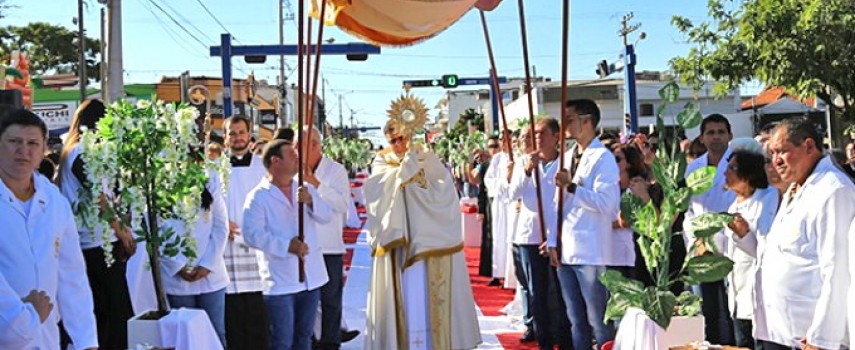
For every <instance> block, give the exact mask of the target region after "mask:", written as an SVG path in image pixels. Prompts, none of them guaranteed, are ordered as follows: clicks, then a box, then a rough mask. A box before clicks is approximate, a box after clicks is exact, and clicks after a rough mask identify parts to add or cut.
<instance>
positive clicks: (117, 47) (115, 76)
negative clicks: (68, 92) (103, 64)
mask: <svg viewBox="0 0 855 350" xmlns="http://www.w3.org/2000/svg"><path fill="white" fill-rule="evenodd" d="M107 51H108V53H107V69H108V73H107V98H106V99H105V102H112V101H115V100H118V99H120V98H123V97H125V76H124V74H125V69H124V63H123V62H122V61H123V59H122V0H107Z"/></svg>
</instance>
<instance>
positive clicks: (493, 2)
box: [475, 0, 502, 11]
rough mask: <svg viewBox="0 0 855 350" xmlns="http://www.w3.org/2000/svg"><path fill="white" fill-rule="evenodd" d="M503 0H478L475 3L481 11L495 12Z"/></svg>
mask: <svg viewBox="0 0 855 350" xmlns="http://www.w3.org/2000/svg"><path fill="white" fill-rule="evenodd" d="M500 2H502V0H478V2H476V3H475V7H477V8H478V9H479V10H481V11H493V10H495V9H496V6H499V3H500Z"/></svg>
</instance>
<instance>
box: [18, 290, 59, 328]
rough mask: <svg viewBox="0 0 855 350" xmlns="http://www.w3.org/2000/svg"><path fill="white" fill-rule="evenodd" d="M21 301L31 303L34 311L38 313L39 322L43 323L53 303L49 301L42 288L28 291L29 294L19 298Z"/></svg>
mask: <svg viewBox="0 0 855 350" xmlns="http://www.w3.org/2000/svg"><path fill="white" fill-rule="evenodd" d="M21 301H23V302H25V303H30V304H33V308H35V309H36V313H38V314H39V322H41V323H45V320H47V318H48V315H50V312H51V310H53V304H52V303H51V302H50V297H49V296H48V295H47V293H46V292H45V291H43V290H42V291H36V290H35V289H33V290H31V291H30V294H28V295H27V296H25V297H24V298H23V299H21Z"/></svg>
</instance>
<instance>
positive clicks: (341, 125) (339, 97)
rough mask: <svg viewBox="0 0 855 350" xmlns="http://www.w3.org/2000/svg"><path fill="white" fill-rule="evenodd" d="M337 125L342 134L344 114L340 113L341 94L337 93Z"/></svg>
mask: <svg viewBox="0 0 855 350" xmlns="http://www.w3.org/2000/svg"><path fill="white" fill-rule="evenodd" d="M338 127H339V128H340V129H341V132H342V135H344V115H343V114H342V113H341V94H338Z"/></svg>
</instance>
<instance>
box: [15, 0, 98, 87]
mask: <svg viewBox="0 0 855 350" xmlns="http://www.w3.org/2000/svg"><path fill="white" fill-rule="evenodd" d="M0 4H2V3H0ZM12 50H23V51H26V52H27V54H29V56H30V73H31V74H32V75H42V74H59V73H76V72H77V69H78V60H77V53H78V52H77V32H74V31H71V30H69V29H68V28H65V27H61V26H57V25H52V24H49V23H44V22H33V23H30V24H27V25H26V26H23V27H18V26H7V27H3V28H0V61H4V62H8V61H9V55H10V52H12ZM100 52H101V48H100V46H99V41H98V40H96V39H92V38H86V50H85V54H86V76H87V77H89V79H92V80H95V81H99V80H100V67H101V64H100V62H99V59H98V57H99V56H98V55H99V54H100Z"/></svg>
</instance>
